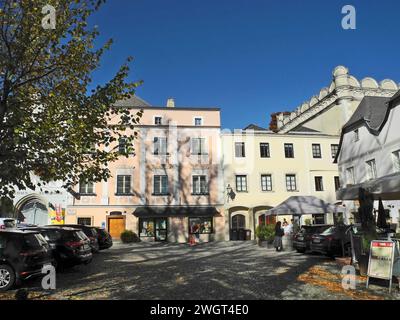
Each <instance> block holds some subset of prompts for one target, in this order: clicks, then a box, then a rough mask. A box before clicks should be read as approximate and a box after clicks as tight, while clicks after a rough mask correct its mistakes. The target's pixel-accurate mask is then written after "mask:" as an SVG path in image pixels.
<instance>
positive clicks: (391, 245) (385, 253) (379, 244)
mask: <svg viewBox="0 0 400 320" xmlns="http://www.w3.org/2000/svg"><path fill="white" fill-rule="evenodd" d="M394 252H395V242H393V241H387V240H386V241H381V240H373V241H371V249H370V254H369V264H368V277H367V288H368V285H369V278H377V279H383V280H389V293H390V292H391V290H392V277H393V263H394Z"/></svg>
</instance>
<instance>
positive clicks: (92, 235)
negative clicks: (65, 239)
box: [51, 224, 100, 253]
mask: <svg viewBox="0 0 400 320" xmlns="http://www.w3.org/2000/svg"><path fill="white" fill-rule="evenodd" d="M51 227H53V226H51ZM58 227H63V228H64V227H69V228H74V229H79V230H82V231H83V233H84V234H85V235H86V236H87V237H88V238H89V240H90V246H91V248H92V252H93V253H97V252H99V250H100V248H99V240H98V235H97V230H96V228H95V227H91V226H85V225H82V224H63V225H59V226H58Z"/></svg>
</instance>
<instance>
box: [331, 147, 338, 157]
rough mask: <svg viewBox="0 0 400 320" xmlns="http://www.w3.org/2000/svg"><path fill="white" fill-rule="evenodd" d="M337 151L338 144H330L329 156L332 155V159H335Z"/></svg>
mask: <svg viewBox="0 0 400 320" xmlns="http://www.w3.org/2000/svg"><path fill="white" fill-rule="evenodd" d="M338 151H339V145H338V144H331V154H332V158H333V159H335V158H336V155H337V153H338Z"/></svg>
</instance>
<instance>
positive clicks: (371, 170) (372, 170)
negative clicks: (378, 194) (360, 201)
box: [365, 159, 377, 180]
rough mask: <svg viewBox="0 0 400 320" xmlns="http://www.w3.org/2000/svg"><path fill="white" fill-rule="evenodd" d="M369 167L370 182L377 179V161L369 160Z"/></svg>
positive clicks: (367, 163) (367, 164)
mask: <svg viewBox="0 0 400 320" xmlns="http://www.w3.org/2000/svg"><path fill="white" fill-rule="evenodd" d="M365 164H366V166H367V177H368V179H369V180H372V179H376V178H377V173H376V162H375V159H372V160H369V161H367V162H366V163H365Z"/></svg>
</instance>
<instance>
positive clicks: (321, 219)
mask: <svg viewBox="0 0 400 320" xmlns="http://www.w3.org/2000/svg"><path fill="white" fill-rule="evenodd" d="M312 220H313V224H325V215H324V214H313V215H312Z"/></svg>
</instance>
